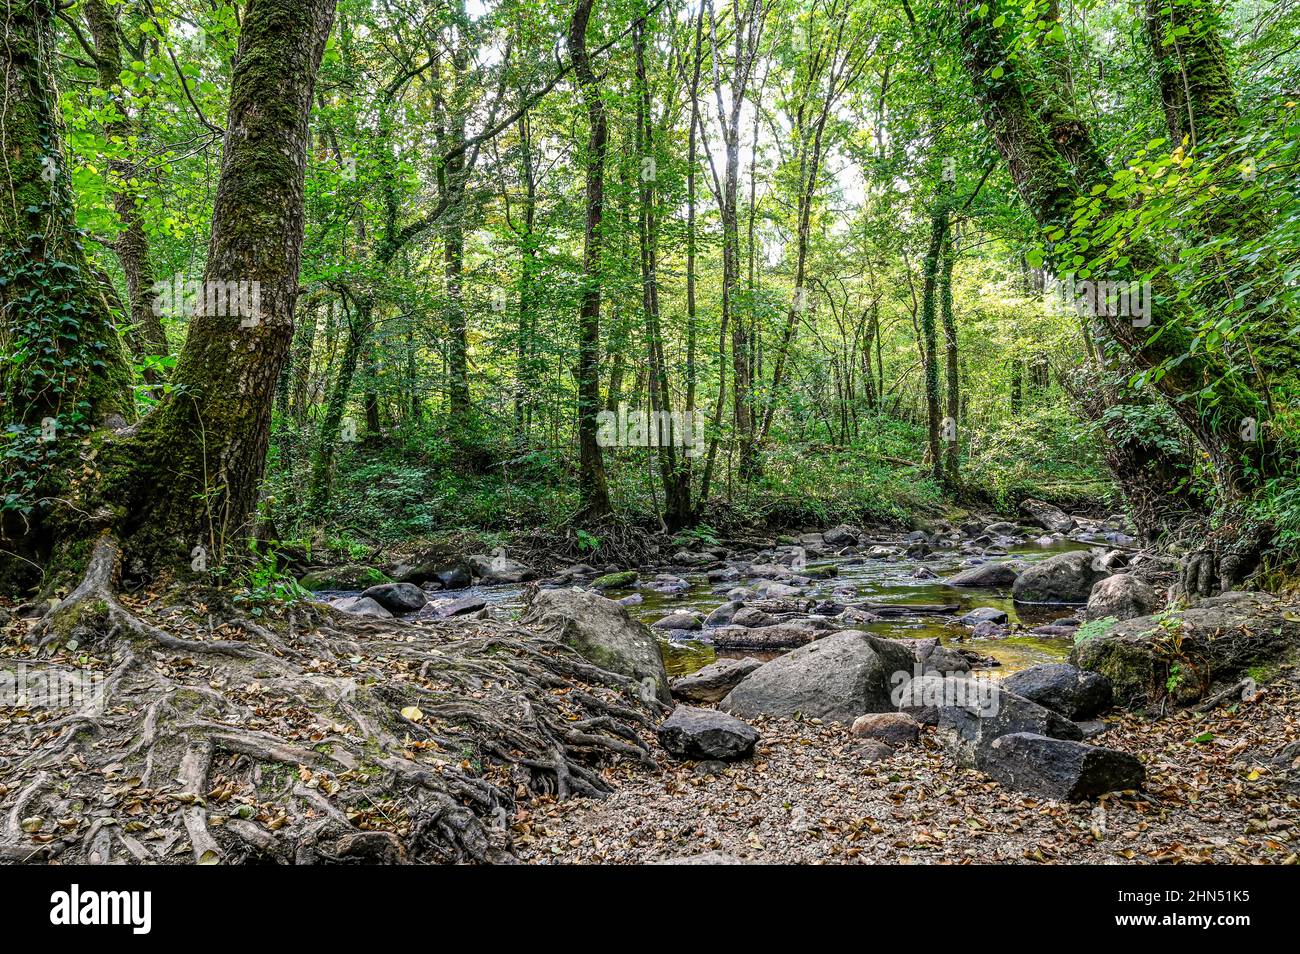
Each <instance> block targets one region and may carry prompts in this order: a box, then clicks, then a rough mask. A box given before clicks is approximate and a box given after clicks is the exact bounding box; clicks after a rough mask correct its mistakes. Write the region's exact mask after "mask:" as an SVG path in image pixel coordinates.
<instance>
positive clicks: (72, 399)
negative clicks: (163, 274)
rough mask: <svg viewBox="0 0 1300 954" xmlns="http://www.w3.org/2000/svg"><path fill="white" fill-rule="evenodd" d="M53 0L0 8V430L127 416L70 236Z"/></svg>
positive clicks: (123, 369) (100, 306) (119, 379)
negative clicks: (0, 167)
mask: <svg viewBox="0 0 1300 954" xmlns="http://www.w3.org/2000/svg"><path fill="white" fill-rule="evenodd" d="M54 11H55V4H54V3H53V2H52V0H4V12H3V17H4V29H3V31H0V58H2V59H3V71H4V88H3V91H2V92H0V95H3V102H2V103H0V137H2V138H0V142H2V143H3V149H4V161H5V176H4V179H3V184H0V256H3V260H2V261H0V277H2V278H3V283H2V284H0V309H2V312H0V313H2V314H3V319H0V336H2V337H0V346H2V348H3V357H4V359H5V360H3V361H0V395H3V407H4V423H6V424H15V425H19V426H23V427H39V426H40V424H41V422H42V420H44V419H46V418H53V419H55V421H56V432H57V430H59V429H69V428H77V427H81V426H85V425H89V424H98V423H100V422H101V421H103V420H104V419H105V418H106V417H107V416H109V415H112V414H120V415H122V416H124V417H126V418H131V417H133V416H134V413H133V403H132V399H131V391H130V385H131V368H130V363H129V361H128V359H127V356H126V352H125V350H124V349H123V347H122V343H121V339H120V337H119V335H118V332H117V329H116V327H114V325H113V321H112V316H111V313H110V311H109V307H108V302H107V301H106V299H105V298H104V294H103V290H102V289H101V287H100V284H99V280H98V278H97V277H96V275H95V272H94V270H93V269H92V268H91V265H90V263H89V261H88V260H87V257H86V253H85V250H84V248H83V247H82V243H81V236H80V234H79V232H78V230H77V225H76V212H75V209H74V205H73V193H72V177H71V173H70V170H69V166H68V159H67V156H66V154H65V152H64V148H63V128H62V125H63V124H62V119H61V117H60V114H59V101H58V92H57V90H56V89H55V85H54V77H53V75H52V74H51V72H50V67H51V66H52V64H53V63H54V61H55V57H56V53H55V50H56V42H55V38H54Z"/></svg>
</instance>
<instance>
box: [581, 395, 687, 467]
mask: <svg viewBox="0 0 1300 954" xmlns="http://www.w3.org/2000/svg"><path fill="white" fill-rule="evenodd" d="M596 443H597V444H599V445H600V446H601V447H684V448H686V456H687V457H700V456H701V455H703V453H704V415H703V414H702V413H701V412H700V410H699V408H696V409H695V410H694V411H691V412H686V411H639V410H633V411H629V410H628V407H627V404H626V402H620V403H619V405H618V410H617V411H601V412H600V413H599V414H597V415H596Z"/></svg>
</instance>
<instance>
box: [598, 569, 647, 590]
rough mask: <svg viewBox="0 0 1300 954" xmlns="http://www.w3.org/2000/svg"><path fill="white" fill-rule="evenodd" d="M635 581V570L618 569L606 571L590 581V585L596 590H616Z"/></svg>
mask: <svg viewBox="0 0 1300 954" xmlns="http://www.w3.org/2000/svg"><path fill="white" fill-rule="evenodd" d="M636 581H637V572H636V570H620V571H619V572H617V573H606V574H605V575H604V576H599V577H597V578H596V579H595V580H593V581H592V584H591V585H592V586H594V587H595V588H596V589H598V590H616V589H618V588H620V587H624V586H631V585H632V584H633V583H635V582H636Z"/></svg>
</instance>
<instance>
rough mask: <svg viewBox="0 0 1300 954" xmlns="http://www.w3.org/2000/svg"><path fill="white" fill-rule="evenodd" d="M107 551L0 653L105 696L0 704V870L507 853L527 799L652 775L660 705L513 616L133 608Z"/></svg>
mask: <svg viewBox="0 0 1300 954" xmlns="http://www.w3.org/2000/svg"><path fill="white" fill-rule="evenodd" d="M118 561H119V551H118V548H117V546H116V543H115V541H114V540H113V539H112V538H111V537H110V536H105V537H103V538H101V539H100V540H99V541H97V542H96V544H95V547H94V549H93V553H92V556H91V559H90V561H89V564H88V567H87V570H86V574H85V576H84V578H83V579H82V581H81V583H80V585H79V586H78V587H77V588H76V590H75V591H74V592H73V593H72V594H71V595H70V596H69V597H68V598H67V599H66V600H64V601H63V602H61V603H60V604H58V605H57V606H56V607H55V608H54V609H53V610H51V611H50V613H49V614H47V616H46V618H45V619H44V620H42V621H40V623H39V625H38V626H37V627H36V628H35V629H34V630H33V631H32V632H31V633H30V634H29V635H28V639H27V641H26V642H24V643H22V644H19V645H14V644H12V643H10V644H6V645H4V646H3V649H2V651H3V654H4V656H5V657H6V658H5V659H4V662H5V663H6V664H8V663H11V662H15V661H26V662H27V663H28V665H29V667H33V668H34V667H36V666H37V665H38V664H39V665H40V667H42V668H43V669H46V670H59V671H65V672H66V671H70V670H72V669H73V668H74V667H75V668H79V669H82V670H90V671H93V673H94V674H95V678H96V679H98V680H100V682H99V690H100V691H99V693H98V696H99V698H94V699H91V700H89V701H87V702H86V703H85V704H84V705H82V706H81V707H80V708H73V709H69V708H67V707H63V708H53V709H52V708H37V707H32V708H31V709H30V710H27V709H0V859H3V860H7V861H18V860H29V861H35V860H51V859H55V858H58V859H59V860H60V861H61V862H85V863H122V862H127V863H130V862H141V863H148V862H172V863H175V862H185V861H192V862H195V863H199V864H208V863H236V862H264V861H272V862H279V863H286V864H287V863H306V862H338V863H373V862H386V863H391V862H448V861H476V862H509V861H512V860H513V853H512V850H511V835H510V825H511V823H512V820H513V818H514V815H515V812H516V809H517V806H518V805H519V803H520V802H521V801H526V800H529V799H535V798H552V797H554V798H565V797H569V796H575V795H581V796H588V797H600V796H602V795H604V794H606V793H608V792H609V791H611V786H610V784H609V782H608V781H606V778H605V775H604V774H603V769H605V768H606V767H608V766H609V765H611V764H612V763H615V762H617V761H620V760H633V761H635V762H637V763H639V764H642V765H645V766H647V767H652V768H653V767H654V766H655V761H654V757H653V755H652V749H651V742H650V739H651V738H652V730H653V727H654V725H655V723H656V717H657V716H660V715H662V712H663V710H664V707H663V706H662V705H661V704H659V703H657V702H653V701H650V702H647V701H645V700H643V699H642V698H641V693H640V692H639V691H638V690H639V686H638V685H637V684H636V683H635V682H633V681H632V680H629V679H627V678H625V677H622V676H618V675H616V674H613V673H610V672H607V671H605V670H602V669H599V668H597V667H595V666H592V665H591V664H590V663H587V662H585V661H584V660H582V659H581V658H580V657H578V656H577V655H576V654H575V653H574V652H573V651H572V650H570V649H568V648H567V647H565V646H563V645H561V644H558V643H556V642H553V641H551V640H548V639H544V638H540V637H538V636H536V635H534V634H532V633H530V632H528V631H526V630H524V629H521V628H520V627H518V626H515V625H512V624H509V623H505V622H500V621H494V620H473V621H461V622H439V623H436V624H429V625H425V624H423V623H421V624H405V623H400V622H392V621H378V620H367V619H360V618H356V617H349V616H347V615H346V614H341V613H337V612H335V611H332V610H329V609H325V608H323V607H319V606H314V605H313V606H309V607H303V606H297V607H293V608H290V609H288V610H277V612H279V613H281V614H282V616H281V617H279V618H273V617H272V616H270V615H263V616H261V617H260V618H257V619H254V618H252V617H251V616H249V615H248V613H247V612H240V611H238V610H237V609H233V608H231V607H230V606H226V605H224V601H223V600H221V599H220V598H219V596H218V595H216V594H207V596H208V597H210V599H209V600H208V601H207V602H206V605H204V604H203V603H201V602H197V601H195V599H194V597H195V594H193V593H191V594H189V595H188V596H187V599H186V604H189V603H190V602H195V603H196V605H193V606H190V605H185V606H183V607H177V606H170V607H165V606H159V605H149V606H137V605H135V604H134V603H129V602H128V600H127V598H126V597H124V596H120V595H119V594H118V593H117V592H116V590H115V580H116V576H117V572H118V567H117V564H118ZM11 632H12V631H11Z"/></svg>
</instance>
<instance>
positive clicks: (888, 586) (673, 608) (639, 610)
mask: <svg viewBox="0 0 1300 954" xmlns="http://www.w3.org/2000/svg"><path fill="white" fill-rule="evenodd" d="M880 542H881V543H883V544H893V545H896V546H899V548H900V550H901V548H902V547H901V544H903V543H905V541H902V540H886V539H881V541H880ZM1097 545H1098V544H1097V542H1089V541H1084V540H1079V539H1069V538H1064V539H1058V538H1048V537H1044V538H1041V541H1039V540H1030V541H1027V542H1023V543H1020V544H1017V545H1013V546H1009V547H1007V548H1006V555H1005V556H994V557H991V559H990V562H1004V561H1009V562H1015V563H1019V564H1022V565H1023V564H1028V563H1031V562H1034V561H1036V560H1042V559H1045V558H1047V557H1050V556H1054V555H1056V554H1058V553H1066V552H1069V551H1072V550H1086V549H1088V548H1089V546H1097ZM777 549H778V551H779V550H780V549H781V548H779V547H778V548H777ZM786 549H788V548H786ZM969 564H970V557H969V555H968V554H966V553H963V552H961V551H959V550H956V549H953V550H939V551H937V552H934V553H931V554H927V555H925V556H923V557H909V556H906V555H904V554H903V553H901V552H900V553H899V554H896V555H891V556H889V557H887V558H883V559H879V558H872V557H869V556H865V555H862V554H857V555H851V556H838V555H828V556H826V557H818V558H817V559H816V560H814V561H813V562H812V565H813V566H816V567H823V566H832V567H834V568H835V575H834V576H828V577H826V578H824V579H813V580H812V582H811V583H809V584H807V586H806V587H804V591H805V592H804V597H805V598H809V599H813V600H823V599H834V600H837V601H838V602H840V603H843V604H846V605H850V604H858V603H889V604H909V605H910V604H916V605H924V606H927V607H931V606H935V605H946V606H952V605H954V604H955V605H957V606H958V607H959V608H958V609H957V610H956V611H948V612H944V613H925V612H922V613H918V614H917V615H903V616H891V617H886V618H882V619H880V620H877V621H875V622H870V623H864V624H861V625H858V626H850V625H848V624H845V625H844V626H842V627H840V628H845V629H848V628H854V629H862V630H865V631H866V632H870V633H875V634H876V635H879V636H884V637H887V638H893V639H901V638H928V637H938V639H939V640H940V641H941V642H942V643H944V644H949V643H953V642H956V643H959V644H965V645H967V648H977V649H978V651H979V652H980V653H982V654H984V655H986V656H990V657H992V658H993V659H995V660H997V662H998V664H999V665H998V670H997V671H999V672H1000V673H1002V674H1006V673H1011V672H1015V671H1017V670H1020V669H1024V668H1026V667H1028V666H1033V665H1037V664H1039V663H1051V662H1060V661H1062V660H1063V659H1065V657H1066V656H1067V655H1068V654H1069V651H1070V646H1071V640H1070V639H1069V637H1068V636H1066V637H1063V636H1061V635H1059V634H1053V635H1046V634H1038V633H1034V632H1031V631H1030V630H1031V629H1032V628H1033V627H1038V626H1042V625H1045V624H1050V623H1052V622H1054V621H1055V620H1057V619H1061V618H1063V617H1071V618H1073V617H1072V609H1073V608H1072V607H1070V606H1066V605H1042V606H1036V605H1025V604H1018V603H1016V602H1015V601H1014V600H1012V598H1011V592H1010V587H1001V588H989V587H953V586H949V585H947V584H946V583H945V582H944V578H945V577H947V576H951V575H952V574H954V573H956V572H957V571H958V570H960V569H963V568H965V567H966V566H968V565H969ZM921 568H926V569H928V570H929V571H930V572H931V573H933V574H934V577H933V578H932V577H930V576H928V575H925V576H923V577H917V576H916V574H917V572H918V571H919V570H921ZM656 572H662V573H664V574H667V575H671V576H676V577H679V578H680V579H682V580H685V581H686V582H687V583H688V584H689V585H690V588H689V589H687V590H685V591H683V592H679V593H664V592H658V591H656V590H654V589H651V588H649V587H647V586H644V585H641V586H638V585H636V584H633V585H632V586H631V587H622V588H617V589H611V590H610V591H609V592H608V593H606V595H607V596H609V597H611V598H613V599H626V598H628V597H633V599H632V601H629V602H628V603H626V604H625V605H627V608H628V611H629V613H630V614H631V615H632V616H633V617H634V618H635V619H638V620H640V621H641V622H643V623H646V624H647V625H651V624H653V623H655V622H656V621H658V620H661V619H663V618H664V617H665V616H667V615H669V614H670V613H673V612H677V611H682V610H685V611H693V612H696V613H698V614H699V615H700V616H702V617H704V616H708V614H709V613H711V612H712V611H713V610H715V609H717V608H718V607H719V606H721V605H723V604H724V603H726V602H727V595H726V593H727V590H729V589H731V587H732V586H734V584H715V583H710V582H709V581H708V579H707V577H706V574H705V573H704V572H703V571H702V570H694V569H686V568H683V567H681V566H665V567H660V568H656ZM651 575H652V574H650V573H649V572H647V573H644V574H642V576H643V577H644V578H648V577H650V576H651ZM526 586H527V584H496V585H485V584H476V585H474V586H470V587H465V588H463V589H457V590H444V591H439V592H438V593H436V594H434V595H435V596H436V599H435V600H434V602H432V603H430V604H429V606H428V607H426V609H425V610H424V611H422V612H421V614H420V615H421V616H424V617H427V618H438V616H437V609H438V607H439V606H440V605H442V604H443V601H445V600H447V599H455V600H464V599H469V600H482V601H483V602H484V603H486V604H487V606H488V607H490V608H491V611H492V612H493V613H499V614H501V615H504V616H507V617H509V618H511V619H513V618H516V617H518V616H519V614H520V613H521V612H522V610H523V608H524V604H525V592H524V591H525V587H526ZM359 595H360V591H359V590H322V591H320V592H318V593H317V594H316V596H317V598H319V599H322V600H325V601H327V602H328V601H337V600H341V599H346V598H349V597H355V596H359ZM636 597H639V598H640V599H639V601H637V600H636ZM980 607H991V608H993V609H996V610H1001V611H1002V612H1004V613H1006V614H1007V622H1008V624H1010V627H1011V629H1012V634H1011V635H1005V636H999V637H997V638H986V639H976V640H973V641H972V640H971V639H970V628H969V627H968V626H963V625H962V624H960V623H959V622H957V620H958V618H959V617H961V616H962V615H963V614H965V613H967V612H970V611H971V610H974V609H977V608H980ZM656 632H657V633H658V634H659V635H660V646H661V648H662V650H663V656H664V667H665V669H666V670H667V671H668V674H669V675H670V676H682V675H687V674H689V673H692V672H696V671H697V670H699V669H700V668H702V667H704V666H706V665H708V664H709V663H711V662H713V661H714V660H716V659H717V658H718V657H719V656H734V657H742V656H754V657H758V658H762V659H770V658H773V657H774V656H776V655H779V653H780V651H778V650H754V649H746V650H741V649H726V648H717V647H715V646H714V645H713V642H712V640H711V639H710V638H709V629H708V627H706V628H704V629H703V630H700V631H669V633H668V635H666V636H665V635H663V631H659V630H656Z"/></svg>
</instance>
